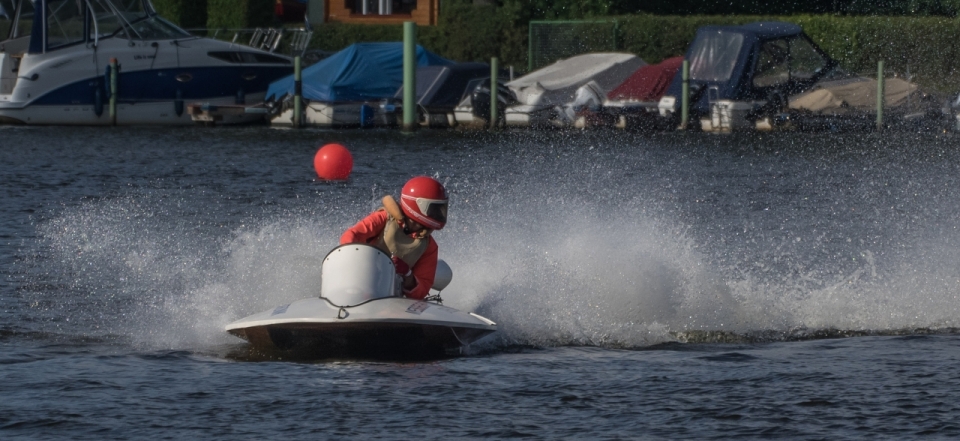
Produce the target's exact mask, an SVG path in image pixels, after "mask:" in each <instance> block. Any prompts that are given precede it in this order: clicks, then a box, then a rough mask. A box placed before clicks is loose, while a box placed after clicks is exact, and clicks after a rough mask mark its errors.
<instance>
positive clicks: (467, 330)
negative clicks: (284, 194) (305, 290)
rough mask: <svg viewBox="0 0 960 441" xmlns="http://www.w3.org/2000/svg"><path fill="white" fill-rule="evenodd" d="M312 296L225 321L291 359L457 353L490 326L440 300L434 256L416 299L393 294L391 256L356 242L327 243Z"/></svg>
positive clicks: (443, 267) (396, 281) (443, 269)
mask: <svg viewBox="0 0 960 441" xmlns="http://www.w3.org/2000/svg"><path fill="white" fill-rule="evenodd" d="M320 278H321V281H320V296H319V297H313V298H308V299H303V300H298V301H295V302H293V303H289V304H285V305H280V306H277V307H275V308H271V309H269V310H266V311H263V312H261V313H258V314H254V315H251V316H249V317H245V318H242V319H240V320H237V321H235V322H233V323H230V324H229V325H227V326H226V330H227V332H229V333H231V334H233V335H235V336H237V337H240V338H242V339H244V340H247V341H248V342H250V344H251V345H252V346H253V347H254V348H255V349H257V350H260V351H262V352H264V353H278V354H280V355H287V356H290V357H297V358H331V357H364V358H434V357H438V358H439V357H445V356H453V355H460V354H462V353H463V351H464V349H465V348H466V347H467V346H468V345H470V344H471V343H473V342H475V341H477V340H479V339H480V338H482V337H484V336H487V335H489V334H491V333H493V332H496V330H497V324H496V323H494V322H493V321H491V320H489V319H487V318H485V317H483V316H480V315H478V314H475V313H472V312H470V313H467V312H462V311H459V310H457V309H454V308H451V307H448V306H444V305H443V301H442V299H441V298H440V295H439V292H440V291H441V290H443V288H445V287H446V286H447V284H449V283H450V280H451V279H452V278H453V272H452V271H451V270H450V267H449V266H448V265H447V264H446V263H445V262H443V261H442V260H440V261H438V265H437V277H436V280H435V281H434V284H433V289H434V290H436V291H437V293H438V294H436V295H433V296H430V297H427V298H426V299H424V300H414V299H409V298H405V297H403V296H402V295H401V288H400V282H401V280H402V279H401V278H400V277H399V276H397V274H396V270H395V269H394V264H393V261H392V260H391V259H390V257H388V256H387V255H386V254H385V253H383V252H382V251H380V250H379V249H377V248H375V247H372V246H369V245H361V244H350V245H343V246H340V247H337V248H334V249H333V250H332V251H330V253H328V254H327V256H326V257H325V258H324V259H323V266H322V267H321V269H320Z"/></svg>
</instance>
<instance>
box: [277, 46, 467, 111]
mask: <svg viewBox="0 0 960 441" xmlns="http://www.w3.org/2000/svg"><path fill="white" fill-rule="evenodd" d="M416 60H417V66H449V65H452V64H454V62H453V61H450V60H447V59H445V58H443V57H440V56H439V55H436V54H434V53H432V52H430V51H427V50H426V49H424V48H423V47H421V46H417V51H416ZM302 81H303V91H302V93H303V99H304V100H305V104H306V105H305V106H304V121H305V123H306V124H313V125H324V126H357V125H360V126H363V125H380V124H390V123H392V122H391V121H390V120H389V115H386V117H387V118H385V115H384V113H385V109H382V108H381V106H380V104H381V103H382V102H384V101H385V100H388V99H390V98H393V96H394V94H395V93H396V92H397V89H398V88H400V86H402V85H403V43H400V42H388V43H355V44H352V45H350V46H348V47H347V48H346V49H344V50H342V51H340V52H337V53H335V54H333V55H331V56H329V57H327V58H325V59H323V60H321V61H320V62H318V63H316V64H314V65H312V66H309V67H307V68H306V69H304V70H303V72H302ZM293 88H294V82H293V75H289V76H287V77H284V78H281V79H279V80H277V81H274V82H273V83H271V84H270V87H269V88H268V89H267V94H266V100H267V101H270V100H274V101H283V100H285V98H287V97H291V96H293V93H294V90H293ZM386 113H392V112H390V111H386ZM292 121H293V111H292V109H290V108H289V105H286V106H284V112H283V113H281V114H280V115H279V116H277V117H275V118H274V119H273V121H272V122H273V123H274V124H291V123H292Z"/></svg>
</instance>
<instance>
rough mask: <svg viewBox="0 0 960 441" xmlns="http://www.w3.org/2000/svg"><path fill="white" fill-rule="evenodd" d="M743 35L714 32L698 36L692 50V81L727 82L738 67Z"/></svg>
mask: <svg viewBox="0 0 960 441" xmlns="http://www.w3.org/2000/svg"><path fill="white" fill-rule="evenodd" d="M741 47H743V34H740V33H736V32H727V31H714V32H710V33H703V34H700V35H698V36H697V40H696V41H694V42H693V48H691V50H690V79H691V80H700V81H716V82H726V81H729V80H730V77H731V76H732V75H733V69H734V68H735V67H737V58H738V57H739V56H740V48H741Z"/></svg>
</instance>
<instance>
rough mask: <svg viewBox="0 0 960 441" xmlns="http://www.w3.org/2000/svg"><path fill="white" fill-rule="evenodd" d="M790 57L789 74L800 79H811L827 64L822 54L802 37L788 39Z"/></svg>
mask: <svg viewBox="0 0 960 441" xmlns="http://www.w3.org/2000/svg"><path fill="white" fill-rule="evenodd" d="M790 58H791V60H790V76H791V77H793V78H796V79H800V80H809V79H812V78H813V77H814V76H815V75H817V74H818V73H820V71H821V70H823V68H824V67H825V66H826V65H827V60H826V59H825V58H824V57H823V55H822V54H820V52H817V50H816V48H814V47H813V44H812V43H810V41H809V40H807V39H805V38H802V37H798V38H794V39H793V40H791V41H790Z"/></svg>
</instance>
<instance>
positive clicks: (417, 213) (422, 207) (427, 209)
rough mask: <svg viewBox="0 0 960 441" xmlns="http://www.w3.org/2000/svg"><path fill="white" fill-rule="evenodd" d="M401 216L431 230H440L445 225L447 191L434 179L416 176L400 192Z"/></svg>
mask: <svg viewBox="0 0 960 441" xmlns="http://www.w3.org/2000/svg"><path fill="white" fill-rule="evenodd" d="M400 208H401V209H402V210H403V214H405V215H407V217H409V218H411V219H413V220H414V221H416V222H417V223H418V224H420V225H423V226H424V227H426V228H429V229H431V230H442V229H443V226H444V225H445V224H446V223H447V191H446V190H444V189H443V185H442V184H440V183H439V182H437V180H436V179H433V178H430V177H427V176H417V177H416V178H413V179H411V180H409V181H407V183H406V185H404V186H403V190H402V191H401V192H400Z"/></svg>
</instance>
